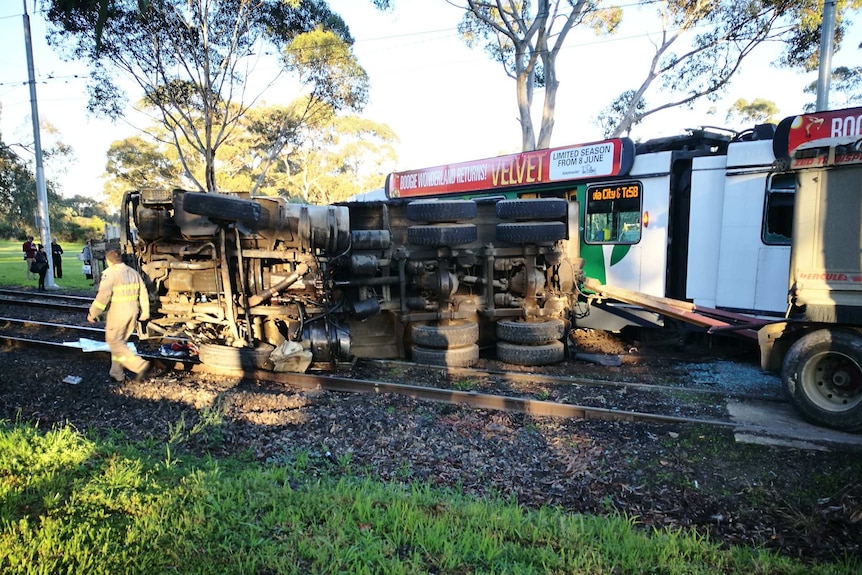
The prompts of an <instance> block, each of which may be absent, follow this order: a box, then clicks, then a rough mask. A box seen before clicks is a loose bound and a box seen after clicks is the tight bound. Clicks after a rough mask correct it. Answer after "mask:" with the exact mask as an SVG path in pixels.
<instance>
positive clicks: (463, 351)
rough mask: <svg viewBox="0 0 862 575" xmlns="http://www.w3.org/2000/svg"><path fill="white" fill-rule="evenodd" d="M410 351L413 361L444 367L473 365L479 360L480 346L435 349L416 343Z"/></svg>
mask: <svg viewBox="0 0 862 575" xmlns="http://www.w3.org/2000/svg"><path fill="white" fill-rule="evenodd" d="M410 353H411V355H412V357H413V361H415V362H416V363H422V364H425V365H442V366H444V367H471V366H472V365H473V364H474V363H476V361H478V360H479V346H478V345H476V344H475V343H474V344H470V345H465V346H462V347H450V348H449V349H435V348H432V347H422V346H418V345H414V346H413V347H412V348H411V350H410Z"/></svg>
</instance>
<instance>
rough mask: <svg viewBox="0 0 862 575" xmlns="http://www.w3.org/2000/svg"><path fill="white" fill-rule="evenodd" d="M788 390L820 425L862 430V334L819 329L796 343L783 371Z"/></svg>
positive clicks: (804, 413) (801, 410)
mask: <svg viewBox="0 0 862 575" xmlns="http://www.w3.org/2000/svg"><path fill="white" fill-rule="evenodd" d="M781 377H782V381H783V382H784V390H785V392H786V393H787V395H788V396H789V397H790V399H791V400H792V401H793V403H794V405H795V406H796V407H797V409H799V411H800V412H801V413H802V415H803V416H804V417H805V418H806V419H808V420H809V421H811V422H813V423H816V424H818V425H823V426H826V427H832V428H834V429H840V430H843V431H859V430H862V335H860V334H858V333H856V332H852V331H844V330H839V329H819V330H817V331H813V332H811V333H809V334H807V335H805V336H803V337H801V338H800V339H799V340H798V341H796V343H794V344H793V345H792V346H791V347H790V350H789V351H788V352H787V356H786V357H785V358H784V366H783V368H782V370H781Z"/></svg>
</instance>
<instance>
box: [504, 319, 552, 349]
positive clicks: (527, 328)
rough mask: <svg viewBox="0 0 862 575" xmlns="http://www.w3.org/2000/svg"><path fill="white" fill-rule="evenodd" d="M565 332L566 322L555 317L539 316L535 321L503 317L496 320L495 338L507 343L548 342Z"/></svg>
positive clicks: (532, 343)
mask: <svg viewBox="0 0 862 575" xmlns="http://www.w3.org/2000/svg"><path fill="white" fill-rule="evenodd" d="M565 332H566V322H565V321H563V320H562V319H560V318H557V317H547V318H539V319H536V320H535V321H523V320H518V321H515V320H509V319H504V320H500V321H498V322H497V339H499V340H502V341H508V342H509V343H521V344H527V345H535V344H539V343H548V342H551V341H555V340H558V339H560V338H562V337H563V334H564V333H565Z"/></svg>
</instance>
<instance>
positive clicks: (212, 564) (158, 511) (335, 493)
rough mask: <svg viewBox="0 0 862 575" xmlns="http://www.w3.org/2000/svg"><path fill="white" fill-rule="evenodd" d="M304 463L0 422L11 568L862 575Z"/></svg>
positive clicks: (843, 567) (0, 518) (4, 566)
mask: <svg viewBox="0 0 862 575" xmlns="http://www.w3.org/2000/svg"><path fill="white" fill-rule="evenodd" d="M213 425H216V426H218V425H219V423H218V421H214V422H213ZM178 439H180V440H181V439H182V437H178ZM177 454H179V457H178V456H177ZM291 455H292V457H290V458H289V459H287V460H285V461H284V462H281V463H279V464H271V465H259V464H250V463H249V462H247V461H242V460H237V459H218V460H217V459H213V458H207V459H200V458H196V457H194V456H193V455H191V454H190V453H187V452H186V453H183V452H182V445H179V444H177V443H170V444H159V442H156V441H151V442H149V443H147V444H142V445H133V444H130V443H128V442H126V441H124V440H122V438H121V437H117V438H113V439H99V438H97V437H90V438H86V437H83V436H82V435H81V434H79V433H77V432H75V431H73V430H71V429H70V428H69V427H59V428H55V429H52V430H47V431H41V430H38V429H37V428H35V427H32V426H29V425H25V424H14V425H13V424H9V423H2V422H0V501H2V502H3V505H2V506H0V570H2V571H3V572H4V573H21V574H29V573H84V572H86V573H129V574H133V573H164V572H175V573H190V574H191V573H610V572H620V573H640V572H644V567H645V566H648V570H649V571H650V572H656V573H666V574H668V575H674V574H680V575H681V574H687V575H688V574H707V573H716V572H721V573H761V574H764V575H768V574H776V575H777V574H779V573H781V574H795V573H799V574H802V573H811V574H815V575H817V574H825V573H852V572H853V569H854V568H857V567H858V566H859V565H858V560H856V559H853V558H848V559H847V560H846V561H844V562H842V563H835V564H811V565H808V564H802V563H799V562H797V561H794V560H792V559H788V558H784V557H779V556H776V555H774V554H770V553H768V552H765V551H757V550H749V549H746V548H741V547H736V548H731V549H721V548H720V547H719V546H718V545H717V544H715V543H713V542H711V541H710V540H709V538H708V537H705V536H703V535H700V534H698V533H697V532H695V531H694V530H685V529H679V530H661V531H652V532H648V531H646V530H643V529H639V528H638V525H637V521H636V519H631V518H627V517H624V516H621V515H611V516H609V517H597V516H594V515H581V514H572V513H564V512H562V511H560V510H557V509H551V508H542V509H526V508H524V507H523V506H520V505H518V503H517V502H514V501H510V502H506V501H501V500H477V499H473V498H470V497H467V496H465V495H464V494H462V493H459V492H456V491H452V490H445V489H435V488H432V487H430V486H429V485H428V484H425V483H413V484H408V485H399V484H395V483H380V482H376V481H372V480H370V479H363V478H362V477H359V476H357V475H356V474H355V472H354V471H353V470H351V469H350V468H349V460H339V462H335V463H334V462H330V461H329V460H327V459H325V458H323V457H322V456H317V455H316V454H310V453H307V452H299V451H297V452H295V453H293V454H291Z"/></svg>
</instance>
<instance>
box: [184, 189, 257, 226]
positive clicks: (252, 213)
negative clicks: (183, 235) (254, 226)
mask: <svg viewBox="0 0 862 575" xmlns="http://www.w3.org/2000/svg"><path fill="white" fill-rule="evenodd" d="M183 209H184V210H185V211H187V212H189V213H190V214H197V215H199V216H206V217H208V218H212V219H214V220H225V221H239V222H257V221H259V220H260V211H261V208H260V204H258V203H257V202H255V201H253V200H244V199H242V198H236V197H233V196H228V195H225V194H217V193H208V194H207V193H202V192H186V193H185V194H183Z"/></svg>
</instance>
